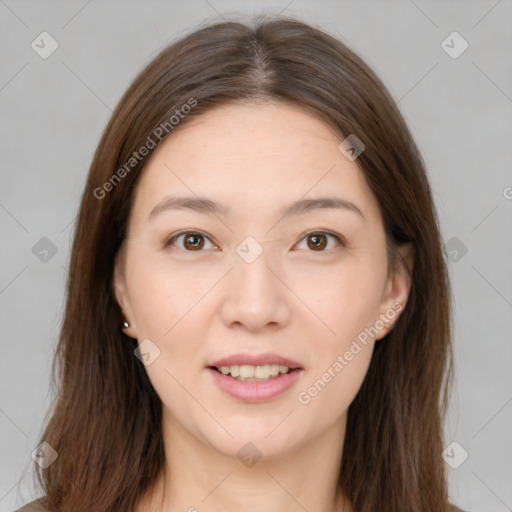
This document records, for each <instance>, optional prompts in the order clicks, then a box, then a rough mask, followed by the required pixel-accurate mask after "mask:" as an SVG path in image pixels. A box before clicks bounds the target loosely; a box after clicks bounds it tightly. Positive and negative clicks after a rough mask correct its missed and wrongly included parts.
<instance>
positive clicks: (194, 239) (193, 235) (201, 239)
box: [165, 231, 213, 252]
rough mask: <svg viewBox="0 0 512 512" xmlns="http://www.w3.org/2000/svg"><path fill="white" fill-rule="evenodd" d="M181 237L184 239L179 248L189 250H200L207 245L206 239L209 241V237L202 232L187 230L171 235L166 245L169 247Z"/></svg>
mask: <svg viewBox="0 0 512 512" xmlns="http://www.w3.org/2000/svg"><path fill="white" fill-rule="evenodd" d="M180 238H182V239H183V241H182V243H181V246H180V247H179V249H183V250H185V251H189V252H200V251H201V250H202V249H203V248H204V246H205V240H208V241H209V238H208V237H207V236H205V235H203V234H201V233H197V232H196V231H185V232H183V233H178V234H177V235H174V236H173V237H171V238H170V239H169V240H168V242H167V243H166V244H165V246H166V247H167V246H170V245H174V244H175V242H176V241H177V240H179V239H180ZM209 243H211V242H209ZM212 246H213V244H212Z"/></svg>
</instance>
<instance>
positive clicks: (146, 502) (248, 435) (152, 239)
mask: <svg viewBox="0 0 512 512" xmlns="http://www.w3.org/2000/svg"><path fill="white" fill-rule="evenodd" d="M77 222H78V223H77V229H76V234H75V239H74V243H73V248H72V254H71V261H70V269H69V280H68V287H67V304H66V311H65V318H64V322H63V326H62V332H61V336H60V340H59V345H58V349H57V352H56V359H55V365H56V366H55V368H58V378H59V392H58V396H57V398H56V401H55V404H54V407H53V410H52V412H51V417H50V419H49V422H48V424H47V425H46V428H45V431H44V433H43V435H42V437H41V446H40V452H41V453H40V454H39V455H40V456H39V458H38V465H37V466H36V469H38V477H39V483H40V484H41V486H42V489H43V490H44V494H45V498H43V499H41V500H38V501H36V502H32V503H31V504H29V505H28V506H27V508H23V509H21V510H23V511H29V510H33V511H36V510H54V511H59V512H68V511H69V512H71V511H73V512H78V511H82V510H83V511H85V510H94V511H98V512H99V511H101V512H118V511H135V512H148V511H159V512H160V511H162V512H163V511H174V510H188V511H196V510H197V511H208V510H212V511H213V510H215V511H216V510H235V509H236V510H238V509H240V508H241V507H243V509H244V510H246V511H253V510H265V511H270V512H272V511H274V510H289V511H295V510H309V511H315V512H327V511H329V512H331V511H334V510H336V511H343V512H350V511H352V512H370V511H372V512H373V511H377V510H378V511H397V510H407V511H413V512H420V511H421V512H426V511H428V512H434V511H436V512H437V511H439V512H448V511H450V510H452V511H453V510H459V509H457V508H456V507H452V506H451V505H450V503H449V500H448V492H447V482H446V474H445V468H444V461H443V459H442V457H441V453H442V450H443V439H442V427H443V419H444V415H445V410H446V406H447V401H448V393H449V387H450V383H451V378H452V348H451V344H450V290H449V280H448V275H447V271H446V266H445V260H444V257H443V252H442V247H441V237H440V233H439V228H438V221H437V217H436V212H435V209H434V205H433V200H432V195H431V191H430V188H429V184H428V181H427V177H426V173H425V169H424V164H423V161H422V158H421V156H420V154H419V152H418V149H417V147H416V145H415V143H414V141H413V140H412V137H411V135H410V133H409V131H408V129H407V127H406V124H405V122H404V120H403V118H402V116H401V114H400V113H399V111H398V109H397V107H396V106H395V104H394V102H393V99H392V98H391V96H390V94H389V93H388V91H387V90H386V88H385V86H384V85H383V84H382V82H381V81H380V80H379V79H378V77H377V76H376V75H375V74H374V73H373V71H371V70H370V69H369V67H368V66H367V65H366V64H365V63H364V62H363V61H362V60H361V59H360V58H359V57H358V56H357V55H355V54H354V53H353V52H352V51H351V50H349V49H348V48H347V47H346V46H344V45H343V44H342V43H341V42H340V41H338V40H336V39H334V38H332V37H331V36H329V35H327V34H325V33H324V32H322V31H320V30H318V29H317V28H314V27H312V26H309V25H306V24H304V23H301V22H299V21H296V20H292V19H285V18H279V19H271V20H265V19H262V20H261V19H260V20H258V21H257V22H256V23H255V26H254V27H253V28H252V27H249V26H246V25H244V24H240V23H234V22H224V23H217V24H213V25H209V26H205V27H203V28H201V29H199V30H196V31H195V32H193V33H191V34H190V35H188V36H187V37H184V38H183V39H181V40H180V41H178V42H176V43H174V44H172V45H171V46H169V47H168V48H166V49H165V50H163V51H162V52H161V53H160V54H159V55H158V56H157V57H156V58H155V59H154V60H153V61H152V62H151V63H150V64H149V65H148V66H147V67H146V68H145V69H144V70H143V71H142V72H141V73H140V74H139V75H138V77H137V78H136V79H135V80H134V82H133V84H132V85H131V86H130V87H129V89H128V90H127V92H126V93H125V95H124V96H123V98H122V99H121V101H120V103H119V105H118V106H117V108H116V110H115V112H114V114H113V115H112V118H111V120H110V122H109V124H108V126H107V128H106V130H105V133H104V134H103V137H102V139H101V141H100V143H99V146H98V149H97V151H96V154H95V156H94V160H93V162H92V165H91V168H90V172H89V176H88V180H87V184H86V187H85V191H84V194H83V198H82V202H81V206H80V212H79V217H78V221H77Z"/></svg>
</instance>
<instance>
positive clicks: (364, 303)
mask: <svg viewBox="0 0 512 512" xmlns="http://www.w3.org/2000/svg"><path fill="white" fill-rule="evenodd" d="M385 272H386V268H385V264H383V263H382V262H380V261H379V260H376V259H375V258H372V259H370V258H369V257H368V258H346V259H345V260H344V261H342V262H340V263H339V264H337V265H332V266H330V267H327V266H325V268H322V267H321V266H310V267H309V268H308V271H307V272H305V271H301V272H296V273H295V276H296V277H295V278H294V285H293V289H294V291H296V294H297V296H298V297H299V298H300V299H301V300H302V301H303V302H304V304H306V305H307V306H308V307H309V308H310V309H311V313H308V314H307V317H304V318H310V319H311V322H314V323H316V326H317V327H318V329H319V330H317V336H318V335H319V334H320V333H321V339H323V340H324V343H323V344H322V345H323V347H322V348H321V349H320V350H323V351H326V352H327V353H328V352H329V351H332V350H333V349H337V350H341V349H343V347H344V346H345V345H346V344H347V343H348V344H350V341H351V340H352V339H353V338H354V337H356V336H357V335H358V334H359V333H360V332H361V331H362V330H364V329H365V328H366V327H368V326H370V325H373V324H374V322H375V321H376V319H377V318H378V309H379V305H380V301H381V293H382V289H383V286H384V282H385ZM312 313H314V314H312ZM315 316H316V318H315ZM320 320H321V322H320ZM322 324H323V326H322Z"/></svg>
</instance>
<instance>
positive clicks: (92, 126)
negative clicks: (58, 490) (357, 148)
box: [0, 0, 512, 512]
mask: <svg viewBox="0 0 512 512" xmlns="http://www.w3.org/2000/svg"><path fill="white" fill-rule="evenodd" d="M261 12H270V13H274V14H278V13H280V12H282V13H284V14H288V15H293V16H298V17H300V18H302V19H303V20H304V21H306V22H308V21H309V22H314V23H319V24H321V26H322V27H323V28H324V29H325V30H326V31H328V32H330V33H331V34H333V35H335V36H337V37H340V38H342V40H344V41H345V43H347V44H348V45H349V46H350V47H352V48H353V49H355V50H356V51H357V52H358V53H359V54H360V55H361V56H362V57H363V58H364V59H365V60H366V61H367V62H368V63H369V64H370V65H371V66H372V67H373V68H374V69H375V70H376V71H377V73H378V74H379V75H380V76H381V77H382V79H383V80H384V82H385V83H386V85H387V86H388V87H389V88H390V90H391V92H392V94H393V95H394V97H395V98H396V100H397V101H398V103H399V106H400V108H401V110H402V112H403V113H404V115H405V116H406V119H407V121H408V123H409V125H410V127H411V129H412V132H413V135H414V136H415V137H416V139H417V142H418V144H419V146H420V149H421V151H422V153H423V155H424V158H425V160H426V163H427V166H428V172H429V176H430V179H431V182H432V186H433V189H434V193H435V200H436V205H437V208H438V211H439V215H440V219H441V223H442V232H443V238H444V242H445V243H446V246H445V247H446V252H447V255H448V257H449V258H450V273H451V277H452V282H453V292H454V307H455V317H454V325H455V333H454V349H455V359H456V379H455V387H454V390H453V395H452V401H451V404H450V410H449V418H448V421H447V424H446V437H445V446H446V448H447V450H446V452H445V460H446V464H447V465H448V472H449V479H450V494H451V498H452V500H453V502H455V503H456V504H458V505H459V506H460V507H462V508H463V509H466V510H469V511H471V512H483V511H484V510H485V511H486V512H493V511H495V512H498V511H500V512H501V511H512V486H511V483H512V439H511V431H512V428H511V427H512V372H511V370H510V368H511V363H512V343H511V332H512V315H511V313H512V272H511V261H512V259H511V256H512V250H511V249H512V229H511V218H512V172H511V168H512V167H511V163H512V148H511V143H512V121H511V119H512V116H511V114H512V30H511V27H512V23H511V21H512V2H511V1H510V0H500V1H496V0H489V1H444V2H442V1H428V0H414V1H413V0H396V1H388V2H384V1H380V2H379V1H328V0H323V1H314V2H313V1H306V0H294V1H293V0H292V1H290V0H279V1H267V2H255V1H248V0H245V1H239V2H236V1H227V0H208V1H207V0H188V1H187V2H170V1H167V2H163V1H157V0H154V1H151V2H143V1H130V2H128V1H124V2H121V1H100V0H89V1H87V0H73V1H69V2H55V1H40V0H38V1H23V0H0V48H1V68H0V108H1V118H0V130H1V132H0V133H1V135H0V141H1V142H0V144H1V163H0V166H1V186H0V227H1V233H2V237H1V239H2V244H1V247H2V248H1V256H0V258H1V259H0V263H1V264H0V314H1V319H0V320H1V321H0V326H1V343H2V357H1V358H0V379H1V391H0V434H1V435H0V450H1V457H0V511H6V512H9V511H12V510H14V509H15V508H16V507H18V506H20V505H21V504H22V503H25V502H27V501H30V500H31V499H34V498H35V497H37V496H35V495H34V494H33V489H32V487H31V485H30V482H31V472H32V469H31V462H32V460H31V453H32V452H33V450H34V449H35V448H36V444H37V440H38V436H39V434H40V431H41V425H42V421H43V418H44V415H45V412H46V410H47V408H48V406H49V403H50V394H49V390H50V388H49V385H50V378H49V377H50V364H51V357H52V354H53V350H54V347H55V343H56V339H57V335H58V329H59V325H60V321H61V319H62V308H63V304H64V302H63V301H64V285H65V279H66V275H67V274H66V267H67V264H68V258H69V249H70V241H71V237H72V234H73V222H74V217H75V215H76V211H77V207H78V201H79V198H80V194H81V191H82V187H83V185H84V180H85V176H86V173H87V170H88V167H89V165H90V162H91V159H92V156H93V151H94V149H95V147H96V145H97V143H98V141H99V137H100V135H101V132H102V130H103V128H104V126H105V124H106V122H107V120H108V118H109V116H110V114H111V111H112V109H113V108H114V106H115V104H116V103H117V101H118V100H119V98H120V96H121V94H122V93H123V91H124V90H125V88H126V87H127V86H128V84H129V83H130V82H131V80H132V79H133V78H134V76H135V75H136V74H137V72H138V71H139V70H140V69H141V67H142V66H143V65H144V64H145V63H146V62H147V61H148V60H149V59H150V58H152V57H154V56H155V55H156V54H157V52H158V51H159V50H160V49H161V48H162V47H163V46H164V45H165V44H166V43H168V42H169V41H170V40H172V39H175V38H177V37H179V36H181V35H183V34H184V33H185V32H187V31H188V30H189V29H191V28H193V27H195V26H197V24H198V23H200V22H201V21H203V20H205V19H212V20H213V19H215V18H217V19H221V18H222V17H224V18H229V19H232V18H233V17H236V16H238V15H244V14H255V13H261ZM42 32H46V33H47V34H42V35H41V33H42ZM453 32H457V34H453ZM443 41H444V42H443ZM57 44H58V47H57V48H56V49H55V51H53V53H51V52H52V50H54V46H55V45H57ZM466 45H468V46H467V48H466ZM452 443H456V444H452ZM466 457H467V458H466Z"/></svg>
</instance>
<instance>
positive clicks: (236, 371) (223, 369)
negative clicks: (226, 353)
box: [215, 364, 290, 382]
mask: <svg viewBox="0 0 512 512" xmlns="http://www.w3.org/2000/svg"><path fill="white" fill-rule="evenodd" d="M215 369H216V370H217V371H218V372H220V373H222V374H223V375H228V376H230V377H233V378H234V379H237V380H239V381H242V382H265V381H267V380H270V379H275V378H276V377H278V376H279V375H284V374H287V373H289V372H290V368H288V366H285V365H279V364H265V365H262V366H252V365H248V364H243V365H232V366H220V367H215Z"/></svg>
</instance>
